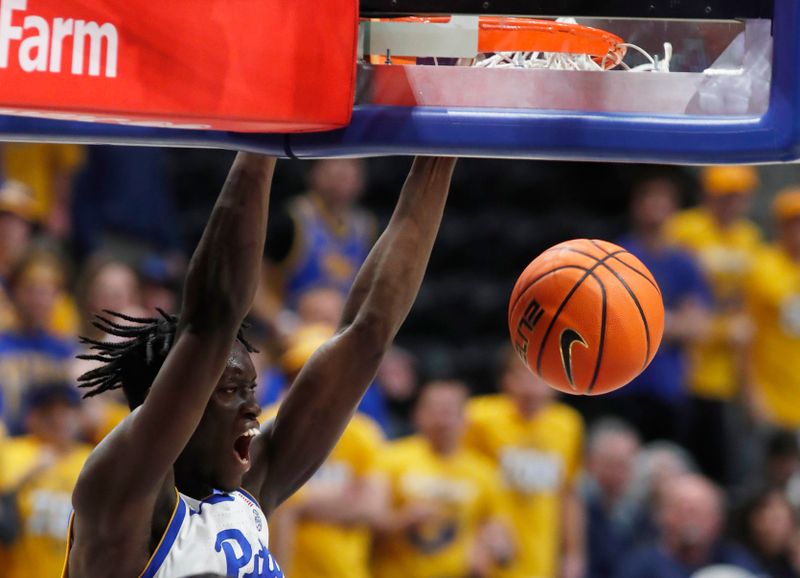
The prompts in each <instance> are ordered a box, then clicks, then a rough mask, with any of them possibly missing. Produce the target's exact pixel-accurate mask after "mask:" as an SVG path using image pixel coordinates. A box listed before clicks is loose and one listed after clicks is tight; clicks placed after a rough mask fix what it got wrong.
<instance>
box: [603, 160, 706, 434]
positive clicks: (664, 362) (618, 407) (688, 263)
mask: <svg viewBox="0 0 800 578" xmlns="http://www.w3.org/2000/svg"><path fill="white" fill-rule="evenodd" d="M679 198H680V190H679V188H678V185H677V183H676V182H675V181H674V180H673V179H671V178H669V177H667V176H659V175H655V176H650V177H648V178H646V179H644V180H642V181H640V182H639V183H638V184H637V185H636V186H635V187H634V188H633V198H632V201H631V210H630V216H631V233H630V235H628V236H626V237H623V238H622V239H620V242H619V243H620V245H622V246H623V247H625V248H626V249H627V250H628V251H630V252H631V253H633V254H634V255H636V256H637V257H638V258H639V259H640V260H641V261H642V263H644V264H645V266H646V267H647V268H648V269H650V272H651V273H652V274H653V277H655V280H656V281H657V282H658V285H659V287H660V288H661V294H662V296H663V298H664V308H665V311H666V318H665V323H664V337H663V340H662V342H661V347H660V348H659V350H658V352H657V353H656V355H655V357H654V358H653V360H652V362H651V363H650V365H649V366H648V367H647V369H645V370H644V372H642V374H641V375H640V376H639V377H637V378H636V379H634V380H633V381H632V382H631V383H630V384H628V385H627V386H626V387H624V388H622V389H620V390H618V391H617V392H614V393H613V394H611V395H610V396H608V397H607V398H606V400H604V404H603V405H604V407H606V408H607V410H608V411H609V412H611V413H614V414H616V415H618V416H620V417H622V418H623V419H625V420H627V421H629V422H630V423H631V424H632V425H633V426H634V427H635V428H636V429H637V430H638V431H639V433H640V435H641V436H642V438H643V439H644V440H645V441H652V440H656V439H668V440H673V441H681V442H683V441H684V439H685V435H686V431H685V430H686V425H687V390H686V372H687V359H686V351H687V347H688V346H689V345H691V344H692V343H694V342H696V341H698V340H702V339H704V337H705V335H706V332H707V329H708V306H709V302H710V295H709V292H708V286H707V285H706V283H705V280H704V279H703V274H702V273H701V271H700V269H699V267H698V266H697V264H696V263H695V261H694V259H693V258H692V256H691V255H690V254H689V253H687V252H685V251H684V250H682V249H676V248H674V247H672V246H671V245H670V244H669V241H668V239H667V237H666V234H665V230H664V228H665V225H666V223H667V221H668V220H669V219H670V218H671V217H672V216H673V215H674V214H675V212H676V210H677V208H678V203H679Z"/></svg>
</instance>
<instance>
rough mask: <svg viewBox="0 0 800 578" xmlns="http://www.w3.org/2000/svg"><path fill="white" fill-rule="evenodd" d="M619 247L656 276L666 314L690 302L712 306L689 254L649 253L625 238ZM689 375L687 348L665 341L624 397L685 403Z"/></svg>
mask: <svg viewBox="0 0 800 578" xmlns="http://www.w3.org/2000/svg"><path fill="white" fill-rule="evenodd" d="M619 244H620V245H622V246H623V247H624V248H625V249H627V250H628V251H629V252H631V253H633V254H634V255H635V256H636V257H637V258H638V259H639V260H640V261H641V262H642V263H644V265H645V267H647V268H648V269H649V270H650V272H651V273H652V274H653V277H655V280H656V282H657V283H658V286H659V287H660V288H661V295H662V297H663V299H664V309H665V310H666V311H668V312H671V311H674V310H676V309H678V308H679V307H681V305H683V304H684V303H685V302H687V301H688V300H694V301H695V302H696V303H698V304H701V305H705V306H708V305H710V303H711V299H712V297H711V291H710V288H709V286H708V284H707V282H706V280H705V278H704V276H703V272H702V271H701V269H700V267H699V266H698V264H697V263H696V262H695V260H694V258H693V257H692V256H691V255H690V254H689V253H688V252H686V251H684V250H682V249H678V248H675V247H662V248H659V249H658V250H656V251H653V250H649V249H648V248H647V247H646V246H645V245H644V244H643V243H641V242H640V241H638V240H637V239H636V238H634V237H633V236H627V237H623V238H622V239H620V241H619ZM686 372H687V367H686V352H685V351H684V348H683V345H682V344H681V343H679V342H675V341H671V340H664V341H662V343H661V347H660V348H659V350H658V352H657V353H656V355H655V357H653V361H652V362H651V363H650V365H648V366H647V369H645V370H644V371H643V372H642V373H641V375H639V377H637V378H636V379H634V380H633V381H632V382H631V383H630V384H628V385H627V386H626V387H625V388H623V389H622V390H620V395H626V394H633V395H641V394H645V395H652V396H654V397H658V398H661V399H663V400H665V401H668V402H681V401H683V400H684V399H685V398H686V389H685V387H684V384H685V380H686Z"/></svg>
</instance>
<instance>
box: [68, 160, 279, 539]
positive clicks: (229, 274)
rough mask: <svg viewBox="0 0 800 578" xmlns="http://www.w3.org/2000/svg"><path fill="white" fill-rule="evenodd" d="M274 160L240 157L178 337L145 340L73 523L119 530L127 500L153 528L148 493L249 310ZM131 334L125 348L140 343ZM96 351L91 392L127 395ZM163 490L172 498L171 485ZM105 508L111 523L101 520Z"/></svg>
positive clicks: (209, 231)
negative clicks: (125, 401) (137, 375)
mask: <svg viewBox="0 0 800 578" xmlns="http://www.w3.org/2000/svg"><path fill="white" fill-rule="evenodd" d="M274 168H275V160H274V159H271V158H267V157H263V156H259V155H253V154H248V153H240V154H239V155H238V156H237V157H236V160H235V161H234V163H233V166H232V168H231V170H230V173H229V175H228V178H227V181H226V182H225V185H224V187H223V189H222V192H221V193H220V195H219V198H218V199H217V202H216V205H215V206H214V209H213V212H212V213H211V217H210V219H209V222H208V224H207V226H206V229H205V231H204V233H203V237H202V239H201V241H200V244H199V245H198V247H197V250H196V251H195V253H194V255H193V256H192V260H191V262H190V264H189V270H188V274H187V277H186V283H185V289H184V294H183V304H182V312H181V316H180V322H179V325H178V328H177V331H176V332H175V343H174V345H173V344H172V343H164V344H161V343H160V341H158V338H159V336H158V331H156V332H155V335H152V334H151V335H150V336H148V342H147V343H146V344H142V348H141V349H142V351H141V356H136V357H137V358H136V360H135V361H136V363H137V368H138V367H142V368H143V369H142V370H141V371H142V382H143V383H145V385H144V386H143V390H142V393H141V395H142V396H143V397H144V400H143V403H142V404H141V406H140V407H139V408H138V409H137V410H136V411H134V412H133V413H132V414H131V415H130V416H129V417H128V418H127V419H126V420H125V421H124V422H123V423H122V424H121V425H120V426H119V427H118V428H117V429H115V430H114V432H112V434H111V435H110V436H109V437H107V438H106V440H104V441H103V442H102V443H101V444H100V445H99V446H98V447H97V449H96V450H95V451H94V452H93V454H92V456H91V457H90V459H89V461H88V462H87V465H86V467H85V469H84V471H83V474H82V475H81V478H80V480H79V482H78V486H77V488H76V491H75V495H74V499H73V502H74V504H75V509H76V523H81V522H83V523H87V520H88V523H90V524H94V527H96V528H97V531H100V532H102V531H103V529H102V528H106V529H110V528H113V529H114V530H115V531H116V530H118V529H119V530H120V531H122V530H124V528H125V526H126V523H125V521H126V519H128V515H129V514H130V517H131V518H136V516H137V514H136V512H133V511H131V510H132V509H133V510H136V511H139V512H142V514H141V515H142V516H145V517H147V520H146V524H147V528H149V524H150V523H151V521H150V518H151V517H152V509H148V508H147V505H148V504H150V505H151V507H152V504H153V501H152V500H155V499H157V498H155V497H154V495H155V494H158V493H159V490H162V489H163V487H164V486H165V485H170V486H171V485H172V481H171V480H172V468H173V464H174V463H175V461H176V459H177V458H178V456H179V455H180V454H181V452H182V451H183V449H184V447H185V446H186V444H187V442H188V441H189V439H190V438H191V436H192V434H193V433H194V431H195V429H196V427H197V425H198V423H199V422H200V419H201V417H202V416H203V413H204V410H205V409H206V405H207V404H208V402H209V399H210V398H211V395H212V393H213V391H214V389H215V386H216V385H217V382H218V380H219V379H220V376H221V375H222V373H223V370H224V369H225V367H226V362H227V360H228V357H229V355H230V352H231V347H232V345H233V343H234V341H235V339H236V336H237V332H238V331H239V328H240V326H241V323H242V321H243V319H244V317H245V316H246V315H247V312H248V310H249V309H250V306H251V303H252V300H253V296H254V294H255V291H256V287H257V284H258V276H259V271H260V263H261V255H262V253H263V245H264V238H265V233H266V222H267V205H268V201H269V192H270V185H271V181H272V174H273V171H274ZM129 331H132V330H129ZM164 333H166V332H164ZM151 337H152V339H151ZM133 341H134V340H133V339H131V341H129V342H128V343H130V344H131V345H130V347H138V345H139V344H138V343H133ZM170 346H171V348H170ZM156 347H162V348H163V349H164V350H166V349H169V354H168V355H167V357H166V360H165V361H164V362H163V365H162V366H161V368H160V370H157V369H156V370H152V371H158V373H157V375H156V377H155V379H154V380H153V381H152V385H151V386H150V388H149V390H147V389H146V384H147V383H146V382H147V372H148V371H149V369H148V365H149V363H150V362H149V361H148V359H149V358H151V357H153V354H152V350H153V348H156ZM148 348H149V349H148ZM139 357H141V359H140V358H139ZM109 358H111V359H110V361H109ZM98 359H100V360H101V361H104V362H105V365H104V366H103V367H101V368H99V369H97V370H95V371H94V372H92V373H90V374H88V378H89V383H88V384H87V385H89V386H90V387H92V388H93V389H92V390H91V391H90V395H93V394H96V393H101V392H102V391H105V390H107V389H113V388H116V387H120V386H121V387H123V388H125V393H126V395H127V396H128V398H129V399H130V398H131V393H130V388H131V387H132V386H134V385H136V384H133V385H131V384H126V383H120V378H119V374H120V373H122V371H123V370H124V368H120V367H117V366H118V365H119V363H122V361H119V362H118V363H117V364H116V365H117V366H115V364H114V360H113V354H108V355H106V356H105V358H103V356H100V357H98ZM115 371H117V372H118V373H117V374H116V375H115V373H114V372H115ZM151 379H152V378H151ZM165 480H168V481H169V484H165ZM112 489H113V491H112ZM169 491H170V492H172V496H173V497H172V501H173V502H174V490H172V489H171V487H170V488H169ZM162 493H163V492H162ZM143 506H144V507H143ZM106 517H107V518H108V520H106V521H107V522H108V524H104V523H103V522H104V520H105V518H106ZM136 519H138V518H136Z"/></svg>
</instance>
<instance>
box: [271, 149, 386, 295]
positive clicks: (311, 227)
mask: <svg viewBox="0 0 800 578" xmlns="http://www.w3.org/2000/svg"><path fill="white" fill-rule="evenodd" d="M364 172H365V165H364V163H363V161H361V160H358V159H336V160H331V159H326V160H319V161H316V162H315V163H314V164H313V165H312V166H311V169H310V171H309V177H308V186H309V189H310V191H309V192H307V193H306V194H304V195H301V196H299V197H296V198H295V199H294V200H293V201H292V202H291V203H290V204H289V206H288V207H287V209H286V210H285V211H283V212H282V211H280V210H274V211H272V212H271V213H270V224H269V229H268V231H269V232H268V233H267V242H266V249H265V251H266V258H267V261H268V263H270V264H271V265H273V268H272V269H273V274H270V275H269V283H270V284H271V285H270V287H271V289H272V291H271V293H272V295H273V297H275V298H276V299H277V301H278V302H282V303H285V304H287V305H288V306H289V307H291V308H295V307H296V306H297V298H298V296H299V295H300V293H302V292H303V291H306V290H308V289H309V288H313V287H319V286H325V287H333V288H335V289H337V290H338V291H339V292H341V293H342V294H343V295H344V294H346V293H347V292H348V290H349V289H350V285H352V283H353V280H354V279H355V276H356V273H358V270H359V268H360V267H361V264H362V263H363V262H364V259H366V257H367V253H369V250H370V248H371V247H372V243H373V242H374V241H375V224H374V220H373V218H372V217H371V216H370V215H368V214H367V213H366V212H364V211H362V210H361V209H359V208H357V205H356V203H357V202H358V199H359V197H360V196H361V193H362V191H363V189H364V185H365V174H364ZM262 307H265V308H266V309H265V310H268V309H269V307H270V306H269V305H262Z"/></svg>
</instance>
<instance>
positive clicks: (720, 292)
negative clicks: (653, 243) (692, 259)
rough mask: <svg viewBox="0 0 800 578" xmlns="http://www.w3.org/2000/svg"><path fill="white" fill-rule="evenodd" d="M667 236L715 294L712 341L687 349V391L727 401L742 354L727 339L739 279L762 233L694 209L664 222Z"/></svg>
mask: <svg viewBox="0 0 800 578" xmlns="http://www.w3.org/2000/svg"><path fill="white" fill-rule="evenodd" d="M667 235H668V236H669V237H670V238H671V239H672V240H673V241H674V242H675V243H677V244H678V245H681V246H682V247H684V248H686V249H688V250H689V251H691V252H692V253H694V254H695V256H696V257H697V259H698V261H699V262H700V264H701V266H702V268H703V271H704V272H705V274H706V276H707V278H708V280H709V282H710V283H711V286H712V289H713V293H714V317H713V325H712V334H711V338H710V339H709V340H707V341H705V342H701V343H698V344H697V345H695V346H694V347H693V348H692V350H691V360H692V363H691V367H692V373H691V375H690V378H689V380H690V385H691V388H692V391H693V392H694V393H695V394H696V395H698V396H700V397H704V398H709V399H718V400H729V399H732V398H733V397H734V396H735V395H736V394H737V390H738V387H737V386H738V384H739V376H740V375H741V373H742V367H741V351H737V349H736V348H734V347H732V345H731V342H730V340H729V339H728V338H727V335H728V334H729V326H730V324H731V323H733V322H735V318H736V315H738V314H740V313H741V311H742V308H743V284H744V279H745V277H746V276H747V274H748V273H749V271H750V268H751V266H752V262H753V258H754V255H755V253H756V252H757V251H758V250H759V248H760V247H761V246H762V241H761V232H760V231H759V229H758V227H756V225H755V224H753V223H751V222H750V221H747V220H745V219H739V220H738V221H736V222H734V223H732V224H731V225H730V226H729V227H727V228H725V229H723V228H721V227H720V226H719V224H718V223H717V221H716V220H715V219H714V217H713V215H712V214H711V213H710V212H709V211H708V210H707V209H706V208H703V207H698V208H693V209H687V210H685V211H682V212H681V213H678V215H676V216H675V217H674V218H673V219H672V221H670V222H669V223H668V226H667Z"/></svg>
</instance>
